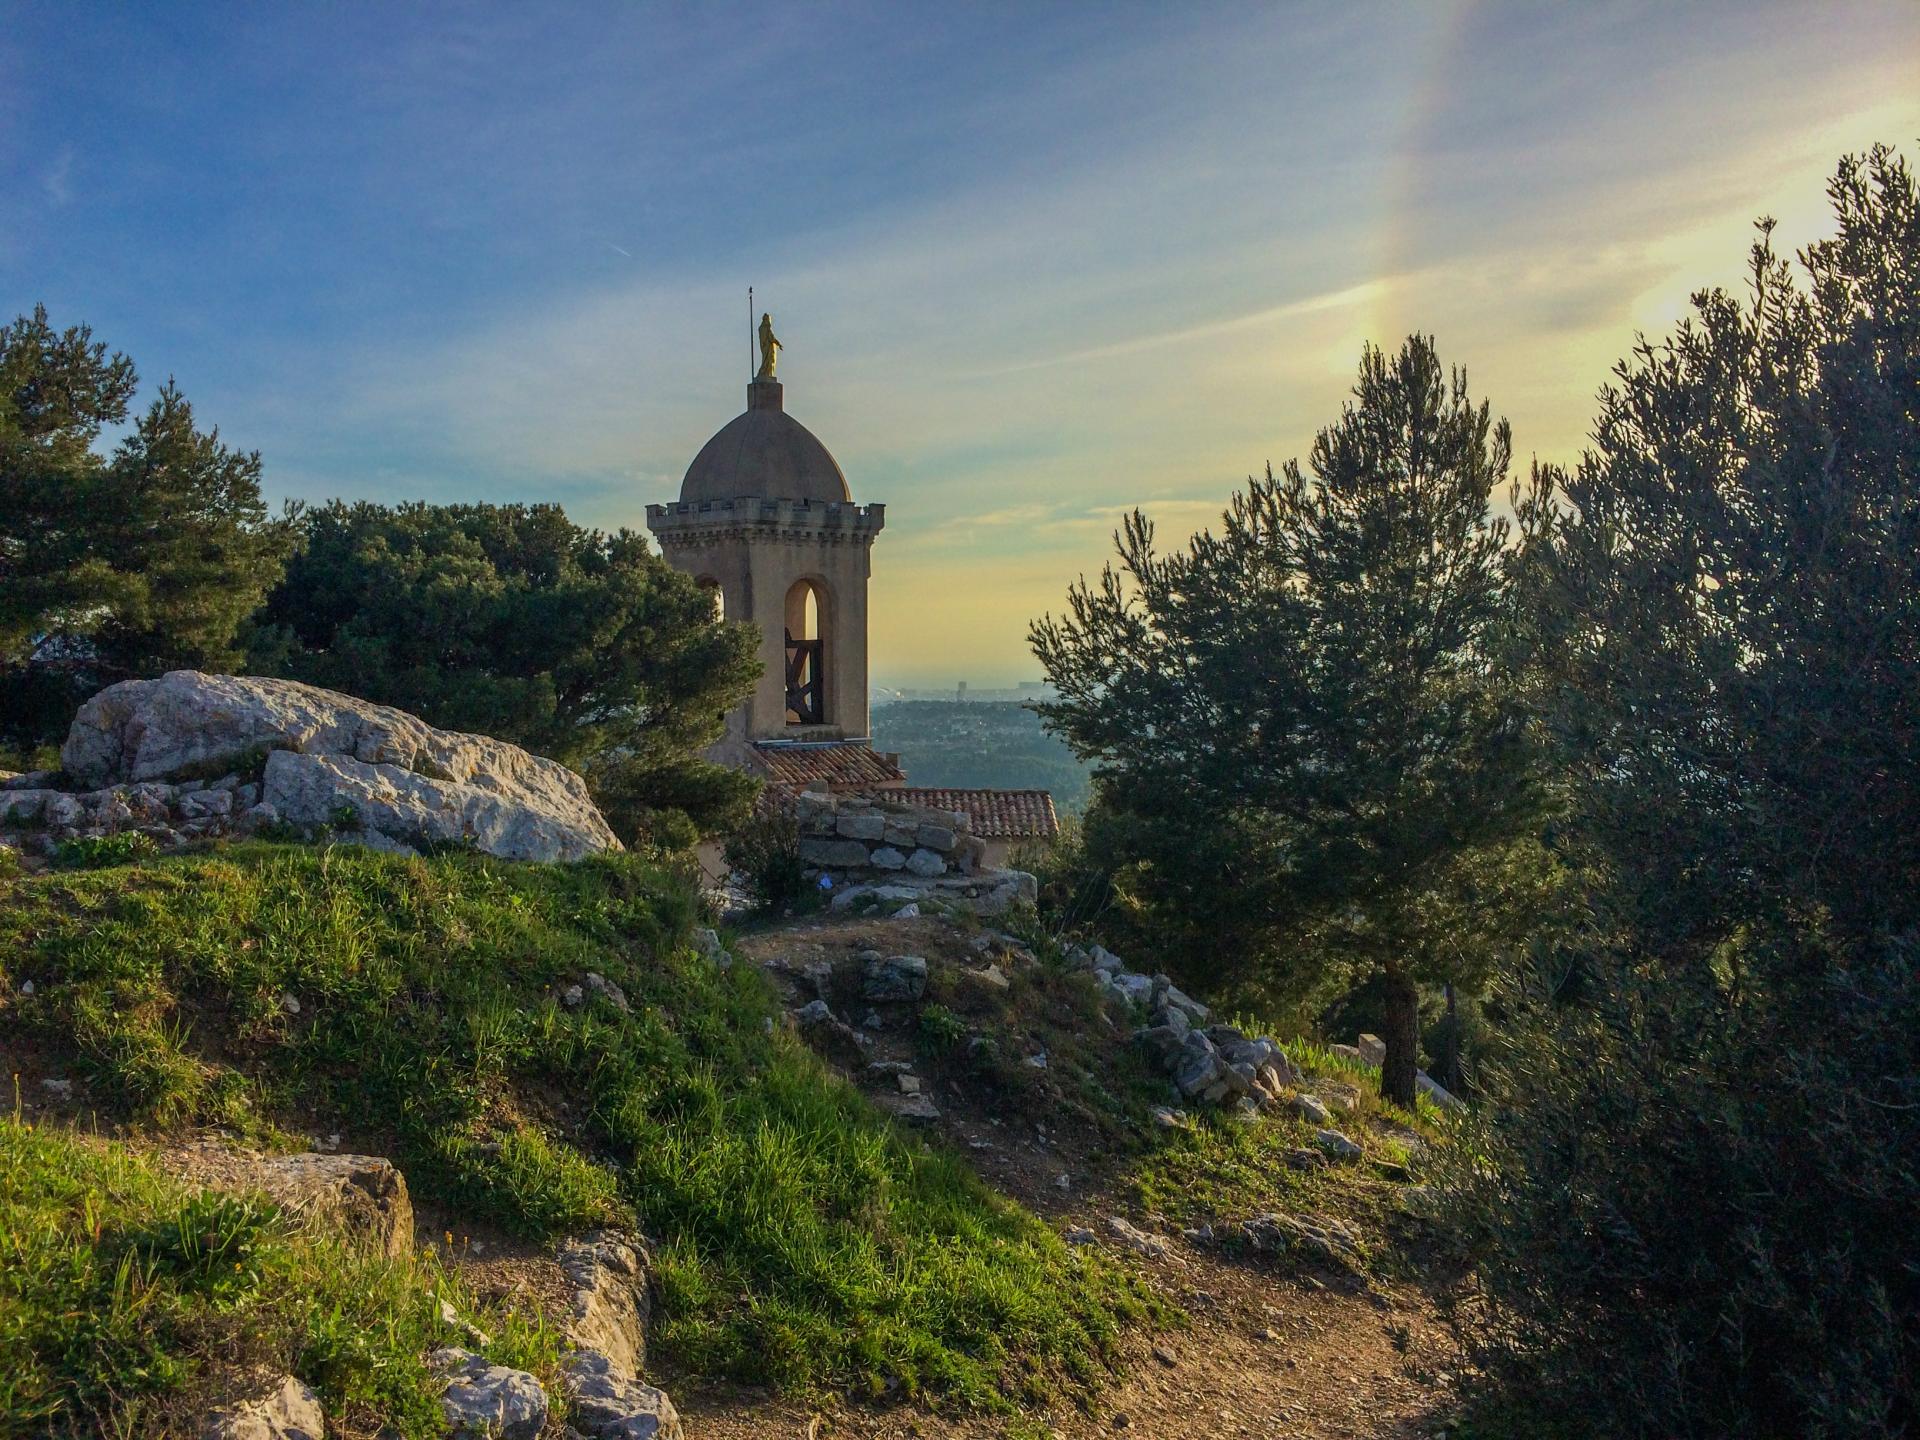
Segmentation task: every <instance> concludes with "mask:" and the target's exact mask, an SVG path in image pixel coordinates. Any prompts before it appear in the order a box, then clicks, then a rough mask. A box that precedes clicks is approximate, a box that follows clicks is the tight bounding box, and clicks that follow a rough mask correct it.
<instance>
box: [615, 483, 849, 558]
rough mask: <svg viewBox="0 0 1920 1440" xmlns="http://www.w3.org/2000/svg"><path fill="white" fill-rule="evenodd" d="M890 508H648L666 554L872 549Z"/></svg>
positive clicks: (723, 504) (765, 504) (686, 503)
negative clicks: (782, 547)
mask: <svg viewBox="0 0 1920 1440" xmlns="http://www.w3.org/2000/svg"><path fill="white" fill-rule="evenodd" d="M886 520H887V507H886V506H885V505H880V504H873V505H856V504H854V503H853V502H851V501H847V502H844V503H842V502H835V501H825V500H779V499H762V498H760V497H758V496H751V495H749V496H737V497H734V498H731V499H724V500H680V501H676V502H674V503H673V504H671V505H649V506H647V528H648V529H649V530H651V531H652V532H653V533H654V534H655V535H656V536H657V537H659V540H660V548H661V550H662V551H670V550H675V549H682V548H684V549H698V548H702V547H705V546H709V545H723V544H735V543H737V544H746V545H755V544H760V545H765V544H824V545H851V544H859V545H871V544H872V543H873V537H874V536H876V535H878V534H879V533H880V531H881V529H882V527H884V526H885V524H886Z"/></svg>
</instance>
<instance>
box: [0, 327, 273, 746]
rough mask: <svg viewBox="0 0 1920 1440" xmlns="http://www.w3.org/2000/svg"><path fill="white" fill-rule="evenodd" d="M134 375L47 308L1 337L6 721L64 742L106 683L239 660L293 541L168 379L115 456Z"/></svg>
mask: <svg viewBox="0 0 1920 1440" xmlns="http://www.w3.org/2000/svg"><path fill="white" fill-rule="evenodd" d="M137 385H138V376H137V375H136V373H135V371H134V367H133V362H132V361H131V360H129V359H128V358H127V357H126V356H125V355H121V354H117V353H116V354H114V355H111V356H109V355H108V353H107V349H106V346H105V345H103V344H100V343H98V342H95V341H94V340H93V338H92V332H91V331H89V330H88V329H87V328H86V327H85V326H76V327H74V328H72V329H69V330H66V331H64V332H56V331H55V330H54V329H53V328H52V326H50V325H49V324H48V323H47V315H46V311H45V309H44V308H40V309H36V310H35V311H34V313H33V315H32V316H31V317H26V316H22V317H21V318H20V319H18V320H16V321H15V322H14V323H13V324H11V325H7V326H0V514H4V515H5V517H6V525H5V528H4V531H0V667H4V669H5V672H6V681H7V683H6V685H5V687H4V689H5V691H6V694H7V699H6V703H5V706H4V713H0V723H5V724H6V725H7V726H8V727H9V728H12V729H14V730H15V731H16V733H21V734H23V735H25V736H27V737H28V738H32V739H36V740H39V739H47V738H50V737H51V736H53V735H57V734H58V733H59V732H60V731H61V730H63V729H64V728H65V725H66V721H67V719H68V718H69V716H70V714H71V711H72V706H73V704H74V703H75V702H76V701H77V700H79V699H80V698H82V697H83V696H84V695H86V694H88V693H90V692H91V691H92V690H94V689H97V688H98V687H99V686H100V685H102V684H106V683H109V682H111V681H113V680H119V679H124V678H127V677H128V676H135V675H152V674H158V673H160V672H161V671H164V670H168V669H175V668H181V667H192V668H199V669H212V670H220V669H227V668H230V667H231V666H233V665H235V664H237V663H238V661H239V650H238V648H237V645H236V634H237V632H238V630H239V628H240V624H241V622H242V621H243V620H244V618H245V617H246V616H247V615H248V614H249V613H250V612H251V611H252V610H253V609H254V607H255V606H256V605H258V604H259V602H260V597H261V595H262V594H263V593H264V592H265V590H266V588H267V587H268V586H269V585H271V584H272V583H273V581H274V580H275V579H276V578H278V576H279V574H280V568H281V564H282V562H283V560H284V558H285V556H286V553H287V551H288V549H289V548H290V544H291V535H290V532H289V530H288V527H287V526H286V525H285V524H284V523H281V522H277V521H269V520H268V518H267V514H266V507H265V505H264V504H263V503H262V501H261V498H260V457H259V455H258V454H257V453H242V452H239V451H234V450H230V449H228V448H227V447H226V446H225V445H222V444H221V443H220V437H219V433H218V432H217V431H210V432H205V433H203V432H201V431H200V430H198V429H196V428H195V426H194V418H193V408H192V406H190V405H189V404H188V403H187V400H186V398H185V397H184V396H183V395H182V394H181V393H180V391H179V389H178V388H177V387H176V386H175V385H174V384H173V382H172V381H168V382H167V384H166V385H165V386H163V387H162V388H161V391H160V393H159V395H158V397H157V398H156V399H155V400H154V401H153V403H152V405H151V406H150V407H149V408H148V409H147V411H146V412H145V414H143V415H141V416H140V417H139V418H138V419H137V420H136V421H135V423H134V428H133V431H132V433H131V434H129V435H128V436H127V437H126V439H125V440H123V441H122V442H121V444H120V445H119V447H118V448H117V449H116V450H115V452H114V453H113V455H112V456H111V457H110V458H106V457H103V456H101V454H100V453H99V452H98V450H97V449H96V448H95V446H96V442H97V441H98V440H99V438H100V434H101V432H102V430H103V429H104V428H105V427H106V426H109V425H114V424H118V423H119V422H121V421H123V420H125V418H126V416H127V405H128V401H129V399H130V398H131V397H132V395H133V393H134V390H135V389H136V387H137Z"/></svg>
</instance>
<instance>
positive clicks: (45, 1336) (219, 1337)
mask: <svg viewBox="0 0 1920 1440" xmlns="http://www.w3.org/2000/svg"><path fill="white" fill-rule="evenodd" d="M437 1297H445V1298H447V1299H449V1300H451V1301H452V1302H453V1303H454V1306H455V1309H456V1310H457V1311H459V1313H461V1314H462V1315H465V1316H468V1317H469V1318H472V1319H474V1320H476V1321H477V1322H478V1323H479V1324H480V1325H481V1326H483V1327H484V1328H485V1329H486V1330H487V1332H488V1333H489V1334H490V1335H491V1336H492V1337H493V1343H492V1344H491V1345H490V1347H489V1351H490V1353H491V1354H492V1355H493V1356H495V1357H496V1358H497V1359H499V1360H501V1361H502V1362H504V1363H507V1364H512V1365H517V1366H520V1367H522V1368H525V1369H530V1370H533V1371H535V1372H536V1373H540V1374H544V1375H547V1376H549V1377H551V1375H552V1372H553V1370H554V1368H555V1364H556V1361H557V1353H558V1345H557V1339H556V1337H555V1336H554V1335H553V1334H552V1333H551V1332H550V1331H548V1330H547V1329H546V1328H544V1327H543V1326H542V1325H540V1324H539V1323H538V1322H537V1321H536V1322H529V1321H528V1320H526V1319H523V1318H521V1317H518V1316H516V1315H514V1314H512V1313H511V1312H508V1311H504V1310H500V1309H495V1308H491V1307H488V1306H485V1305H482V1304H480V1303H479V1302H478V1301H476V1300H474V1299H473V1298H472V1297H471V1296H468V1295H465V1294H464V1293H463V1292H462V1291H461V1288H460V1286H459V1284H458V1282H457V1280H456V1279H455V1278H454V1277H452V1276H451V1275H448V1274H446V1273H445V1272H443V1271H442V1270H441V1269H440V1268H439V1267H438V1266H437V1265H436V1264H435V1263H434V1262H433V1260H432V1259H431V1258H430V1257H428V1256H424V1255H423V1256H421V1257H420V1258H418V1259H409V1260H403V1261H399V1262H390V1261H387V1260H384V1259H373V1258H371V1257H369V1256H366V1255H364V1254H360V1253H356V1252H354V1251H353V1250H350V1249H348V1248H347V1247H345V1246H343V1245H341V1244H339V1243H336V1242H330V1241H328V1240H325V1239H322V1238H318V1237H315V1236H312V1235H308V1234H305V1233H302V1232H298V1231H295V1230H293V1229H291V1228H290V1227H288V1226H287V1225H285V1224H284V1223H283V1222H282V1220H281V1219H280V1217H279V1215H278V1213H277V1212H276V1211H275V1210H274V1209H273V1207H272V1206H270V1205H267V1204H265V1203H264V1202H259V1201H253V1200H248V1199H244V1198H235V1197H228V1196H199V1197H193V1196H189V1195H188V1194H186V1193H185V1192H184V1191H183V1190H182V1189H181V1188H180V1186H179V1185H178V1184H177V1183H175V1182H173V1181H170V1180H169V1179H167V1178H166V1177H164V1176H161V1175H158V1174H156V1173H155V1172H153V1171H151V1170H150V1169H148V1168H147V1167H146V1166H145V1165H143V1164H142V1163H141V1162H140V1161H139V1160H138V1159H137V1158H135V1157H134V1156H132V1155H131V1154H129V1153H128V1152H127V1151H126V1150H125V1149H124V1148H123V1147H119V1146H113V1145H108V1144H105V1143H102V1142H97V1141H91V1140H88V1139H86V1138H82V1137H76V1136H74V1135H72V1134H70V1133H67V1132H64V1131H56V1130H46V1129H42V1130H38V1131H36V1130H35V1129H34V1127H33V1126H31V1125H28V1124H26V1123H24V1122H22V1121H21V1120H19V1119H18V1118H17V1117H13V1116H6V1117H0V1435H8V1436H13V1435H19V1436H27V1435H33V1436H59V1435H69V1434H75V1435H96V1434H98V1435H159V1434H167V1433H193V1431H192V1429H191V1426H192V1422H193V1419H194V1417H195V1415H196V1414H197V1413H203V1412H204V1410H205V1408H206V1406H207V1404H208V1403H209V1400H208V1397H209V1396H210V1395H212V1394H213V1393H214V1392H215V1391H216V1389H217V1388H218V1381H219V1375H218V1374H217V1373H216V1370H215V1367H214V1366H212V1365H210V1364H209V1363H208V1357H210V1356H215V1355H218V1356H220V1357H221V1368H223V1369H224V1368H232V1369H250V1368H255V1367H257V1368H258V1369H260V1370H262V1371H264V1372H267V1373H276V1372H284V1371H288V1370H292V1371H295V1372H297V1373H298V1374H299V1375H301V1376H302V1377H303V1378H304V1379H306V1380H307V1381H308V1382H309V1383H311V1384H312V1385H314V1386H315V1388H316V1389H318V1390H319V1391H320V1393H321V1397H322V1399H323V1401H324V1402H325V1403H326V1405H327V1409H328V1413H329V1414H330V1416H332V1417H333V1419H334V1420H335V1421H336V1423H338V1422H348V1423H355V1424H357V1425H358V1427H359V1428H360V1429H361V1430H362V1431H367V1430H371V1429H372V1428H373V1425H374V1423H375V1422H379V1423H384V1424H385V1425H387V1426H389V1427H391V1429H392V1430H393V1431H394V1432H395V1433H397V1434H401V1435H407V1436H422V1437H424V1436H437V1435H439V1434H441V1433H442V1430H443V1428H444V1426H443V1422H442V1421H441V1418H440V1406H439V1403H438V1398H437V1397H438V1394H439V1386H438V1385H436V1384H435V1383H434V1382H433V1381H432V1379H431V1378H430V1377H429V1376H428V1374H427V1371H426V1366H425V1364H424V1362H423V1359H422V1357H423V1355H424V1354H425V1352H426V1351H428V1350H429V1349H431V1348H432V1347H434V1346H438V1345H444V1344H453V1343H460V1339H461V1337H460V1336H459V1335H458V1334H457V1333H455V1332H454V1329H453V1327H451V1326H449V1325H448V1324H446V1323H445V1322H443V1321H442V1320H441V1319H440V1316H439V1308H438V1303H437Z"/></svg>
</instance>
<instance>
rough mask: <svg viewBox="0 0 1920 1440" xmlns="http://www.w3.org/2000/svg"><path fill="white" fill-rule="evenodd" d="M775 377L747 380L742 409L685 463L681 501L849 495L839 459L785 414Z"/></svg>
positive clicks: (842, 498)
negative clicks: (687, 464)
mask: <svg viewBox="0 0 1920 1440" xmlns="http://www.w3.org/2000/svg"><path fill="white" fill-rule="evenodd" d="M781 389H782V387H781V385H780V382H779V381H777V380H755V381H754V382H753V383H752V384H750V385H748V386H747V408H746V412H745V413H744V414H741V415H737V416H735V417H734V418H733V419H732V420H730V421H728V422H727V424H726V425H724V426H723V427H721V430H720V433H719V434H717V435H715V436H714V437H713V438H712V439H711V440H709V441H707V443H706V444H705V445H703V446H702V447H701V449H700V453H699V454H698V455H696V456H694V457H693V464H691V465H689V466H688V467H687V478H686V479H685V480H683V481H682V482H681V484H680V500H681V503H682V504H687V503H690V502H697V501H701V500H734V499H738V498H740V497H742V496H748V495H752V496H758V497H760V498H762V499H768V500H818V501H826V502H830V503H834V504H844V503H847V502H850V501H851V500H852V499H853V492H852V491H850V490H848V489H847V477H846V476H845V475H843V474H842V473H841V472H840V462H839V461H837V460H835V459H834V458H833V455H832V453H831V452H829V451H828V449H827V447H826V446H824V445H822V444H821V443H820V442H819V440H817V439H816V438H815V437H814V434H813V432H812V431H811V430H809V429H807V427H806V426H804V425H802V424H801V423H800V422H799V421H798V420H796V419H794V418H793V417H792V416H791V415H789V414H787V412H786V410H785V409H784V408H783V405H782V400H781Z"/></svg>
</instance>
